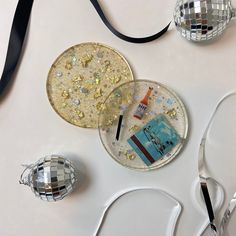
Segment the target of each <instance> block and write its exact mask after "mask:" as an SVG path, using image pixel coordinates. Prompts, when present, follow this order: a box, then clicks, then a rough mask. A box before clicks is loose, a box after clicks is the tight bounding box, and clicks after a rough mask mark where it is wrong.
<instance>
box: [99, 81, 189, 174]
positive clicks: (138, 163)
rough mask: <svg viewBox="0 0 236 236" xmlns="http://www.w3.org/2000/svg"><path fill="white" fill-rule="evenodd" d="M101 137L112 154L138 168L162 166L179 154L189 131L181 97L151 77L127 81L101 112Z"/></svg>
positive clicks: (108, 99)
mask: <svg viewBox="0 0 236 236" xmlns="http://www.w3.org/2000/svg"><path fill="white" fill-rule="evenodd" d="M99 133H100V138H101V141H102V143H103V145H104V147H105V149H106V150H107V152H108V153H109V154H110V156H111V157H112V158H113V159H114V160H116V161H117V162H118V163H120V164H121V165H123V166H125V167H128V168H131V169H136V170H152V169H156V168H159V167H161V166H163V165H165V164H167V163H169V162H170V161H171V160H173V159H174V157H176V155H177V154H178V153H179V152H180V150H181V149H182V148H183V146H184V143H185V141H186V138H187V133H188V116H187V112H186V109H185V107H184V104H183V103H182V102H181V100H180V98H179V97H178V96H177V95H176V94H175V93H174V92H173V91H171V90H170V89H169V88H167V87H166V86H164V85H162V84H159V83H156V82H153V81H148V80H137V81H130V82H127V83H124V84H122V85H120V86H119V87H117V88H116V89H114V90H113V91H112V92H111V93H110V95H109V96H108V98H107V99H106V100H105V102H104V104H103V107H102V110H101V113H100V115H99Z"/></svg>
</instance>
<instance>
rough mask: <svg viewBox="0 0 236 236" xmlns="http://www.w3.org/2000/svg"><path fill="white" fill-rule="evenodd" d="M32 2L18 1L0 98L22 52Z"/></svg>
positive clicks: (0, 83)
mask: <svg viewBox="0 0 236 236" xmlns="http://www.w3.org/2000/svg"><path fill="white" fill-rule="evenodd" d="M33 2H34V0H19V1H18V4H17V7H16V11H15V15H14V19H13V23H12V28H11V33H10V39H9V43H8V49H7V56H6V60H5V65H4V68H3V73H2V76H1V80H0V98H1V95H2V93H3V91H4V90H5V88H6V87H7V85H8V83H9V82H10V80H11V79H12V77H13V74H14V72H15V70H16V67H17V64H18V62H19V58H20V55H21V51H22V46H23V43H24V39H25V35H26V31H27V26H28V22H29V18H30V13H31V9H32V6H33Z"/></svg>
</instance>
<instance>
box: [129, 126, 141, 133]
mask: <svg viewBox="0 0 236 236" xmlns="http://www.w3.org/2000/svg"><path fill="white" fill-rule="evenodd" d="M138 129H139V126H137V125H134V126H132V127H131V128H129V131H130V132H131V131H132V132H136V131H137V130H138Z"/></svg>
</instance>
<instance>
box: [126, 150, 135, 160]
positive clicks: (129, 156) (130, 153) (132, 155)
mask: <svg viewBox="0 0 236 236" xmlns="http://www.w3.org/2000/svg"><path fill="white" fill-rule="evenodd" d="M125 156H126V158H127V159H128V160H130V161H132V160H134V159H135V158H136V154H135V153H134V152H133V151H130V150H127V151H126V152H125Z"/></svg>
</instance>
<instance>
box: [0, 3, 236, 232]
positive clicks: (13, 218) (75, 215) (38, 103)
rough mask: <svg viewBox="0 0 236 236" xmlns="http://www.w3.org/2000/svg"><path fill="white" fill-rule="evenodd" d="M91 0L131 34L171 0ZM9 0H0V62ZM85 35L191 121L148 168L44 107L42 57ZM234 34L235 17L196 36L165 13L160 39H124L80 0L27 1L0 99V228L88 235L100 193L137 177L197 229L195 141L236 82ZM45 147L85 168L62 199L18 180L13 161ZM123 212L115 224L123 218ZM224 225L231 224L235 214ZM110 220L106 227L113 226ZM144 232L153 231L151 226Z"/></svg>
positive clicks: (185, 228)
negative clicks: (175, 144)
mask: <svg viewBox="0 0 236 236" xmlns="http://www.w3.org/2000/svg"><path fill="white" fill-rule="evenodd" d="M100 2H101V4H102V6H103V7H104V8H105V9H106V10H107V11H108V12H109V16H110V17H111V19H112V22H113V23H114V25H116V26H117V28H118V29H120V30H121V31H122V32H124V33H129V34H130V35H132V36H143V35H148V34H151V33H155V32H156V31H158V30H159V29H161V27H163V26H164V25H166V24H167V23H168V22H169V20H170V19H172V10H173V8H174V5H175V0H165V1H155V0H145V1H143V0H129V1H127V0H119V1H111V0H110V1H108V0H104V1H100ZM16 3H17V1H16V0H0V42H1V43H0V52H1V57H0V68H3V63H4V59H5V53H6V48H7V43H8V37H9V31H10V26H11V21H12V17H13V14H14V9H15V6H16ZM234 3H235V4H234V5H235V6H236V1H235V0H234ZM86 41H95V42H101V43H105V44H107V45H110V46H112V47H114V48H115V49H117V50H118V51H120V52H121V53H122V54H123V55H124V56H125V57H126V58H127V59H128V61H129V62H130V64H131V66H132V68H133V71H134V74H135V78H136V79H151V80H154V81H158V82H161V83H163V84H165V85H167V86H170V87H171V88H172V89H174V90H175V91H176V92H177V93H178V94H179V95H180V96H181V98H182V99H183V101H184V102H185V104H186V106H187V109H188V113H189V117H190V121H191V127H190V133H189V142H188V143H187V145H186V147H185V149H184V151H183V152H182V153H181V155H180V156H178V158H177V159H176V160H175V161H173V162H171V163H170V164H169V165H167V166H166V167H164V168H161V169H159V170H156V171H152V172H149V173H140V172H136V171H132V170H129V169H126V168H124V167H122V166H120V165H118V164H117V163H116V162H114V161H113V160H112V159H111V158H110V157H109V155H108V154H107V153H106V151H105V150H104V148H103V147H102V145H101V142H100V140H99V135H98V131H97V130H89V129H81V128H77V127H75V126H72V125H70V124H67V123H66V122H65V121H64V120H62V119H61V118H60V117H59V116H58V115H57V114H56V113H55V112H54V111H53V109H52V108H51V106H50V104H49V102H48V99H47V95H46V89H45V84H46V78H47V73H48V70H49V68H50V65H51V63H52V62H53V61H54V59H55V58H56V57H57V56H58V55H59V54H60V53H61V52H62V51H64V50H65V49H66V48H68V47H70V46H72V45H74V44H78V43H81V42H86ZM235 42H236V23H235V22H231V24H230V26H229V28H228V30H227V31H226V32H225V34H224V35H223V37H221V38H220V40H217V41H215V42H213V43H212V44H209V45H205V46H203V45H197V44H192V43H189V42H187V41H186V40H184V39H183V38H182V37H180V35H179V34H178V33H177V31H176V30H175V27H174V24H173V23H172V25H171V29H170V31H169V32H168V33H167V34H166V35H165V36H164V37H162V38H161V39H160V40H157V41H154V42H151V43H147V44H142V45H138V44H130V43H127V42H124V41H122V40H120V39H118V38H117V37H115V36H114V35H113V34H112V33H111V32H110V31H109V30H108V29H107V28H106V27H105V26H104V25H103V23H102V22H101V20H100V18H99V17H98V15H97V13H96V11H95V9H94V8H93V7H92V5H91V3H90V1H88V0H68V1H65V0H50V1H48V0H41V1H35V3H34V7H33V11H32V18H31V23H30V28H29V35H28V40H27V45H26V47H25V51H24V55H23V57H22V61H21V65H20V68H19V70H18V73H17V75H16V78H15V82H14V84H13V86H12V88H11V91H10V93H9V95H8V96H7V97H6V98H5V99H4V101H3V102H2V103H1V104H0V160H1V164H0V180H1V185H0V186H1V188H0V235H4V236H23V235H24V236H30V235H34V236H40V235H44V236H49V235H55V236H56V235H57V236H65V235H67V236H77V235H81V236H91V235H92V234H93V232H94V229H95V227H96V225H97V223H98V220H99V217H100V216H101V213H102V209H103V206H104V204H105V202H106V201H107V200H108V199H109V198H110V197H111V196H112V195H113V194H114V193H116V192H119V191H121V190H123V189H126V188H130V187H139V186H153V187H157V188H160V189H163V190H165V191H167V192H168V193H169V194H171V195H172V196H174V197H175V198H176V199H178V200H179V201H180V203H181V204H182V206H183V211H182V214H181V216H180V218H179V223H178V227H177V229H176V235H178V236H192V235H198V233H199V229H200V228H201V227H202V226H203V225H204V223H205V222H206V220H207V215H206V212H205V211H204V209H201V208H199V209H198V207H197V205H196V204H194V201H193V200H192V195H193V193H192V188H193V182H194V181H195V180H196V178H197V175H198V173H197V158H198V155H197V154H198V144H199V141H200V138H201V135H202V133H203V130H204V128H205V126H206V123H207V121H208V120H209V117H210V115H211V113H212V111H213V109H214V107H215V105H216V103H217V101H218V100H219V99H220V98H221V97H222V96H223V95H224V94H226V93H228V92H229V91H232V90H236V78H235V75H236V73H235V72H236V63H235V55H236V43H235ZM52 153H55V154H62V155H64V156H66V157H68V158H72V159H77V160H80V162H81V163H83V165H84V166H85V168H86V172H87V176H89V177H88V178H87V181H86V183H85V184H84V187H83V188H82V189H81V190H80V191H79V192H76V193H74V194H73V195H72V196H70V197H68V198H66V199H65V200H63V201H61V202H57V203H45V202H43V201H40V200H38V199H36V198H35V197H34V196H33V194H32V193H31V191H30V189H29V188H27V187H25V186H21V185H19V184H18V180H19V176H20V174H21V172H22V170H23V169H22V167H21V164H23V163H34V162H35V161H36V160H37V159H39V158H40V157H43V156H45V155H48V154H52ZM222 171H226V172H227V170H222ZM234 180H235V179H234ZM233 182H234V181H233V180H232V182H231V185H230V186H231V191H233ZM223 184H224V187H226V188H227V186H228V185H229V184H228V183H223ZM234 186H235V185H234ZM235 187H236V186H235ZM227 193H228V192H227ZM140 214H141V213H140ZM121 217H125V216H121ZM150 217H155V215H151V216H150ZM234 219H236V217H235V218H234ZM129 220H130V219H127V225H125V226H122V227H128V228H129V224H128V222H129ZM230 227H231V231H232V232H236V226H235V225H234V224H232V223H231V225H230ZM110 229H111V232H110V235H111V236H116V234H115V232H114V231H113V230H112V227H110ZM234 229H235V230H234ZM146 235H147V236H150V235H158V229H157V231H156V232H153V230H152V231H150V232H147V234H146ZM232 235H234V234H232ZM132 236H135V235H132ZM161 236H162V235H161Z"/></svg>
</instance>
